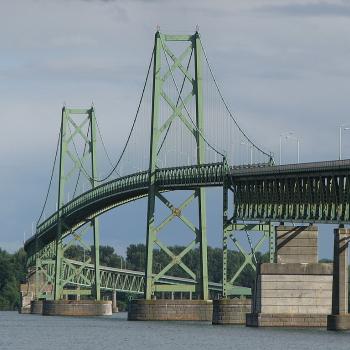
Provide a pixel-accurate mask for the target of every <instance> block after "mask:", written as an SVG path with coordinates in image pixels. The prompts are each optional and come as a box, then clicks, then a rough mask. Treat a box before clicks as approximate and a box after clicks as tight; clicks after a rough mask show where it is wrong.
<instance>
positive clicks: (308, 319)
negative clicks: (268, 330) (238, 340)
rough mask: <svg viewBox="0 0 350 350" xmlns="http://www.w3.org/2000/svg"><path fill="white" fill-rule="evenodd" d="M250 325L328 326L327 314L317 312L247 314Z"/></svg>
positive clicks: (248, 324) (247, 321)
mask: <svg viewBox="0 0 350 350" xmlns="http://www.w3.org/2000/svg"><path fill="white" fill-rule="evenodd" d="M246 325H247V326H248V327H300V328H304V327H326V326H327V315H324V314H322V315H317V314H301V313H298V314H289V313H288V314H262V313H258V314H256V313H255V314H254V313H253V314H247V320H246Z"/></svg>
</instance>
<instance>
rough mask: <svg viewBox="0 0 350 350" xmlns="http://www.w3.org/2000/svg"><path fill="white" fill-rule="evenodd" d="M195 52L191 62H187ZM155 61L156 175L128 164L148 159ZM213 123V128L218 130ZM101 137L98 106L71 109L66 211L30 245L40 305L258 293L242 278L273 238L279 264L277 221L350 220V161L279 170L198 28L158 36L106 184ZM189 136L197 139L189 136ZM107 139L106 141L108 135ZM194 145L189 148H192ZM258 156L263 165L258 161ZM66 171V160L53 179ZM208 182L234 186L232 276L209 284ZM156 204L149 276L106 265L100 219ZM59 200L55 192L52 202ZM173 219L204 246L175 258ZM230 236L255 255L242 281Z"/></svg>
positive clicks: (65, 123) (152, 156)
mask: <svg viewBox="0 0 350 350" xmlns="http://www.w3.org/2000/svg"><path fill="white" fill-rule="evenodd" d="M174 43H175V44H178V43H181V44H184V45H185V46H184V47H183V48H182V51H180V52H181V54H175V53H177V52H178V51H175V50H173V49H170V44H174ZM186 57H187V58H188V62H187V64H185V63H183V61H184V60H185V58H186ZM203 58H204V61H206V62H207V64H208V69H207V72H209V73H208V74H209V76H211V77H212V78H213V86H214V87H215V88H217V90H218V93H219V94H218V96H219V97H220V100H221V102H222V103H223V106H224V111H225V113H226V114H225V115H224V116H223V117H222V120H224V121H223V122H222V123H221V124H220V122H219V119H220V115H218V114H217V113H216V112H215V113H214V117H215V118H214V122H213V121H212V120H211V121H210V120H209V121H207V120H206V119H205V117H204V116H205V115H207V114H209V115H210V113H206V111H205V108H204V107H205V101H206V95H205V93H204V91H206V89H205V88H204V81H205V79H204V72H203ZM191 63H192V68H191ZM152 64H153V76H152V78H153V79H152V98H151V108H150V111H149V112H150V113H149V114H150V115H151V119H150V120H149V122H148V121H146V122H145V124H144V125H141V128H140V130H141V131H140V134H139V135H138V136H137V137H136V139H139V137H141V136H140V135H143V134H145V131H144V128H145V125H146V126H147V125H148V124H150V133H149V134H147V133H146V134H147V135H146V137H148V142H149V145H150V148H149V154H148V155H147V162H148V168H146V169H147V170H144V169H145V167H143V169H142V166H140V168H141V169H140V170H139V171H137V172H135V171H134V172H132V171H128V172H126V174H123V175H122V176H121V175H120V172H121V170H120V169H121V165H122V164H123V161H125V159H126V160H127V158H128V157H129V158H130V157H135V159H136V156H137V154H139V153H141V151H137V152H134V153H131V154H129V155H128V154H127V152H128V149H129V148H130V147H131V146H130V144H131V141H130V139H131V137H132V135H133V133H134V134H135V133H136V132H137V131H135V130H136V126H135V125H138V124H137V123H140V118H139V119H138V117H139V113H140V110H141V108H140V106H141V105H142V101H143V100H144V99H145V91H146V90H147V84H148V83H147V82H148V76H149V73H150V71H151V67H152ZM179 76H180V77H181V78H180V79H179ZM167 84H168V86H167ZM170 87H172V90H171V89H170ZM186 89H187V90H186ZM171 91H172V92H171ZM209 110H210V108H209ZM146 114H147V113H146ZM225 118H227V120H228V121H229V122H230V123H231V124H232V129H234V130H235V132H234V133H233V132H232V134H233V135H236V136H232V135H231V134H229V132H230V128H231V126H230V125H231V124H229V122H228V121H227V120H226V119H225ZM205 122H206V124H205ZM208 123H209V126H206V125H207V124H208ZM148 126H149V125H148ZM218 126H220V127H221V128H224V129H225V130H224V132H225V133H222V134H220V135H215V133H214V137H213V136H212V134H213V130H212V129H213V128H214V127H218ZM84 128H85V129H84ZM172 130H173V131H172ZM179 130H180V131H179ZM99 132H100V131H99V127H98V124H97V120H96V116H95V110H94V108H93V107H91V108H88V109H70V108H67V107H64V108H63V109H62V121H61V128H60V136H59V144H58V146H59V147H57V151H56V156H57V155H59V166H58V191H57V192H58V200H57V210H56V211H54V213H53V214H52V215H51V216H49V217H48V218H47V219H45V220H42V214H43V210H44V209H43V210H42V213H41V215H40V218H39V220H38V225H37V228H36V233H35V235H34V236H33V237H31V238H30V239H28V240H27V241H26V242H25V250H26V252H27V253H28V265H31V266H35V271H36V276H37V283H36V287H37V290H36V297H37V298H54V299H60V298H62V297H63V295H65V294H85V295H92V296H94V297H95V298H96V299H100V297H101V296H100V291H101V290H116V291H120V292H129V293H134V294H144V297H145V298H146V299H150V298H152V297H153V296H154V295H155V294H156V293H160V292H190V293H192V292H195V293H197V296H198V298H201V299H204V300H206V299H208V298H209V289H211V290H214V291H219V290H220V291H221V294H222V295H224V296H229V295H248V294H249V293H250V289H249V288H244V287H240V286H238V285H237V283H236V281H237V279H238V277H239V275H240V274H241V273H242V271H243V270H244V269H245V267H246V266H251V267H252V268H253V269H255V265H256V258H255V253H256V252H257V251H258V250H259V249H260V248H261V247H262V244H263V243H264V242H268V248H269V255H270V261H271V262H273V261H274V253H275V252H274V249H275V238H274V232H273V230H272V223H274V222H276V223H278V222H293V223H308V224H312V223H325V224H348V223H350V210H349V204H350V184H349V181H350V160H344V161H327V162H313V163H303V164H291V165H275V164H274V162H273V159H272V157H271V155H270V154H269V153H268V152H265V151H263V150H262V149H261V148H259V147H258V146H256V144H255V143H254V142H252V141H251V139H250V138H249V137H248V136H247V135H246V134H245V133H244V132H243V130H242V129H241V128H240V127H239V125H238V123H237V121H236V120H235V118H234V117H233V115H232V113H231V112H230V110H229V108H228V106H227V104H226V102H225V100H224V99H223V97H222V94H221V92H220V90H219V88H218V85H217V82H216V80H215V77H214V76H213V72H212V69H211V67H210V65H209V62H208V59H207V56H206V53H205V51H204V49H203V45H202V42H201V39H200V36H199V33H197V32H196V33H195V34H194V35H166V34H162V33H160V32H157V33H156V35H155V44H154V49H153V54H152V59H151V62H150V65H149V68H148V73H147V78H146V82H145V85H144V89H143V93H142V96H141V101H140V103H139V106H138V109H137V113H136V116H135V119H134V122H133V125H132V128H131V131H130V134H129V137H128V139H127V142H126V145H125V147H124V148H123V151H122V153H121V156H120V157H119V159H118V160H117V162H116V163H115V165H113V164H112V170H111V171H109V172H107V175H106V176H105V177H103V178H101V177H98V176H97V174H98V172H97V138H98V134H99ZM237 135H239V138H240V139H239V144H242V142H241V140H242V139H244V140H245V144H247V145H248V146H249V147H250V150H251V159H250V162H249V164H242V162H239V161H238V162H237V159H236V158H235V157H233V156H234V152H235V150H236V149H237V148H238V146H237V147H233V149H234V151H232V152H231V151H226V150H231V149H232V146H233V144H234V142H235V140H236V139H237ZM100 136H101V135H100ZM185 136H186V137H187V138H188V139H189V140H190V141H185V139H186V138H185ZM171 137H173V138H174V140H175V141H174V143H173V144H172V146H171V147H170V146H169V145H168V144H167V142H168V140H169V139H171ZM78 138H79V140H80V141H82V145H80V154H79V147H78V146H77V144H76V142H78V141H77V139H78ZM101 141H102V144H103V139H102V137H101ZM224 141H225V142H226V143H224ZM174 144H175V150H176V149H179V150H180V149H181V150H182V151H178V152H176V153H177V155H176V157H179V158H181V157H183V156H184V157H185V158H186V157H187V164H184V162H183V160H182V161H181V160H180V161H179V158H175V161H174V162H173V164H172V165H171V166H164V165H166V164H167V163H166V160H167V159H169V152H168V153H166V150H167V147H168V149H174ZM103 146H104V145H103ZM184 146H186V149H184V150H183V147H184ZM141 147H143V146H141ZM143 149H144V147H143ZM253 151H254V152H255V156H256V159H253ZM231 153H232V154H231ZM163 154H165V156H164V157H163V156H162V155H163ZM167 154H168V158H167V157H166V155H167ZM179 154H180V156H181V157H180V156H179ZM213 155H214V156H213ZM140 158H141V161H144V158H145V156H143V155H142V154H141V157H140ZM218 158H219V160H218ZM258 158H259V159H258ZM176 160H177V161H176ZM69 162H70V165H68V164H69ZM135 163H136V160H135ZM174 163H175V164H174ZM176 163H181V164H176ZM185 163H186V162H185ZM237 163H238V164H237ZM55 164H56V157H55V163H54V167H53V171H52V175H51V180H52V178H53V175H54V169H55ZM118 169H119V172H118ZM74 176H75V177H74ZM113 176H114V178H112V177H113ZM81 178H85V179H88V183H89V187H90V188H88V189H86V190H85V189H84V188H83V190H82V191H81V192H80V193H78V192H77V191H76V189H77V188H78V184H79V181H80V180H81ZM72 179H73V180H72ZM51 180H50V186H49V191H48V194H49V192H50V189H51V182H52V181H51ZM70 180H71V181H72V183H73V188H74V192H73V196H72V198H68V199H67V196H66V191H67V188H69V181H70ZM74 183H75V186H74ZM206 187H218V188H222V193H223V196H222V203H220V206H221V205H222V208H223V215H222V217H223V226H222V227H223V228H222V232H223V235H222V242H223V261H222V266H223V272H222V283H220V284H218V283H210V282H209V281H208V262H207V260H208V259H207V238H206V197H205V188H206ZM175 191H186V193H187V192H190V193H191V194H190V195H189V196H188V197H187V198H186V200H184V201H183V202H182V204H180V205H178V206H175V205H174V204H172V203H171V201H170V200H169V199H168V198H167V193H168V192H175ZM144 197H146V198H147V202H148V207H147V218H146V220H147V232H146V249H147V252H146V264H145V265H146V271H145V273H143V272H137V271H130V270H121V269H114V268H110V267H102V266H100V264H99V240H100V236H99V224H98V218H99V216H101V215H102V214H104V213H106V212H107V211H109V210H111V209H114V208H116V207H119V206H122V205H125V204H127V203H130V202H132V201H136V200H139V199H141V198H144ZM47 198H48V195H47V196H46V201H45V205H46V202H47ZM156 202H157V203H158V204H157V205H159V204H162V205H164V206H165V208H167V209H168V210H169V215H168V216H167V217H165V218H163V219H162V221H160V222H159V220H156V216H157V214H158V207H157V205H156ZM192 202H193V203H195V204H196V208H197V222H193V220H190V219H189V218H188V217H187V216H186V215H185V214H184V211H185V209H186V208H187V207H188V206H189V204H190V203H192ZM45 205H44V208H45ZM173 220H179V221H181V222H182V223H183V224H184V225H185V226H186V228H187V229H188V230H189V231H190V232H191V233H192V235H193V239H192V240H191V241H190V243H189V244H187V246H186V247H185V249H184V250H183V251H182V252H180V253H179V254H175V253H174V252H172V251H171V249H169V248H168V247H167V245H166V244H165V243H164V242H163V240H162V239H161V237H160V234H161V231H163V230H164V229H165V228H166V226H167V225H168V224H169V223H171V222H172V221H173ZM89 230H90V231H91V230H92V239H93V245H92V247H91V246H89V245H87V244H86V243H84V238H86V236H87V232H88V231H89ZM240 231H243V232H245V233H246V234H247V238H248V240H249V245H250V250H248V251H247V250H246V249H245V248H244V247H243V246H242V245H241V244H240V242H239V240H238V239H237V235H236V233H237V232H240ZM250 232H261V233H262V236H261V238H260V239H259V240H258V241H257V242H256V243H254V244H253V243H252V241H251V239H250V235H249V233H250ZM230 241H232V242H233V244H234V245H235V247H236V249H238V250H239V251H240V252H241V253H242V256H243V257H244V261H243V263H242V264H241V266H240V268H239V269H238V271H236V272H235V274H234V276H228V272H227V271H228V263H229V262H228V255H227V251H228V249H229V242H230ZM74 244H81V245H82V246H83V247H84V248H86V249H87V250H91V254H90V255H89V256H88V257H86V258H84V261H74V260H71V259H68V258H67V257H66V256H65V253H66V251H67V249H68V248H69V247H71V246H72V245H74ZM196 247H198V248H199V251H200V267H199V271H200V272H199V274H196V273H194V272H193V271H192V270H191V269H190V268H189V267H188V266H187V265H186V264H184V262H183V257H184V256H185V255H186V254H187V253H188V252H190V251H191V250H193V249H194V248H196ZM155 248H157V249H160V250H161V251H162V252H164V253H165V254H166V255H167V256H168V258H169V263H168V265H166V266H164V267H163V268H162V269H161V271H155V267H154V259H153V255H154V249H155ZM92 256H93V257H94V258H93V259H92V258H91V257H92ZM174 267H179V268H181V269H182V270H183V271H184V272H185V273H186V274H187V275H188V278H179V277H174V276H171V275H170V274H169V273H171V269H172V268H174ZM40 275H43V276H45V280H46V287H47V284H48V283H49V284H51V285H52V287H53V288H52V294H51V295H46V294H45V293H44V292H43V290H44V289H45V288H43V286H39V280H40ZM76 286H79V288H76ZM72 287H74V288H72Z"/></svg>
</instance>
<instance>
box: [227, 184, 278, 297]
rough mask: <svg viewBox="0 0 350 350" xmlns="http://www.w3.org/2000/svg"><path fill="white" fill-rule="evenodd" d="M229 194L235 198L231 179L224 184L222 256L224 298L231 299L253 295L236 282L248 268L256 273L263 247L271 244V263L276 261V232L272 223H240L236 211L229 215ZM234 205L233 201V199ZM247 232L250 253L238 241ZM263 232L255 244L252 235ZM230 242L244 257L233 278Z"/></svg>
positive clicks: (248, 289)
mask: <svg viewBox="0 0 350 350" xmlns="http://www.w3.org/2000/svg"><path fill="white" fill-rule="evenodd" d="M229 193H231V194H232V195H233V198H234V187H233V186H232V183H231V182H230V178H229V177H226V178H225V179H224V183H223V255H222V280H223V283H222V285H223V289H222V293H223V297H225V298H226V297H229V296H230V295H239V296H244V295H251V294H252V292H251V288H247V287H240V286H237V284H236V281H237V279H238V278H239V276H240V274H241V273H242V272H243V271H244V269H245V268H246V267H247V266H250V267H252V269H253V270H254V271H256V265H257V260H256V256H255V254H256V252H257V251H259V249H260V248H261V247H262V245H263V244H264V243H265V242H266V241H268V242H269V255H270V262H274V261H275V246H276V245H275V232H274V231H273V230H272V229H271V223H269V222H265V223H244V222H243V223H238V222H237V221H236V219H235V217H234V210H233V212H232V213H231V215H229ZM232 203H233V199H232ZM242 231H243V232H245V233H246V235H247V239H248V242H249V245H250V251H247V250H246V249H245V248H244V247H243V246H242V244H241V243H240V241H239V239H238V232H242ZM257 232H261V233H262V236H261V237H260V239H259V240H258V241H257V242H256V243H255V244H253V243H252V241H251V238H250V233H253V234H256V233H257ZM229 241H231V242H232V243H233V244H234V246H235V247H236V248H237V249H238V251H239V252H240V253H241V254H242V256H243V257H244V261H243V262H242V264H241V265H240V266H239V268H238V269H237V271H235V273H234V275H233V276H229V275H228V249H229Z"/></svg>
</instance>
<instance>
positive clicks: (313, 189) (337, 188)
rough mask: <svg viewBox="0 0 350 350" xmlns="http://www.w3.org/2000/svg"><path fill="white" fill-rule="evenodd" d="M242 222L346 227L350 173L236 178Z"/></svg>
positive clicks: (238, 215)
mask: <svg viewBox="0 0 350 350" xmlns="http://www.w3.org/2000/svg"><path fill="white" fill-rule="evenodd" d="M232 181H233V190H234V193H235V198H234V207H235V212H234V217H235V218H236V219H239V220H247V221H249V220H253V221H288V222H298V223H300V222H307V223H314V222H320V223H334V224H345V223H349V221H350V211H349V205H350V171H349V170H348V171H347V173H343V174H342V173H339V172H337V171H334V173H333V174H332V175H328V174H322V173H321V174H316V173H311V174H308V173H307V174H300V175H298V176H288V175H282V174H281V175H277V174H276V175H274V176H265V177H260V178H258V177H245V178H239V179H237V178H236V179H233V180H232Z"/></svg>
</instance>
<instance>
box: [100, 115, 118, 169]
mask: <svg viewBox="0 0 350 350" xmlns="http://www.w3.org/2000/svg"><path fill="white" fill-rule="evenodd" d="M95 121H96V126H97V131H98V134H99V135H100V139H101V142H102V147H103V149H104V151H105V153H106V156H107V159H108V161H109V164H110V166H111V167H112V168H113V162H112V160H111V158H110V156H109V153H108V152H107V148H106V146H105V143H104V141H103V137H102V133H101V130H100V127H99V125H98V121H97V118H95ZM116 173H117V175H118V176H120V174H119V172H118V171H116Z"/></svg>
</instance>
